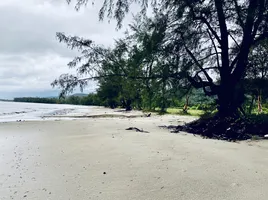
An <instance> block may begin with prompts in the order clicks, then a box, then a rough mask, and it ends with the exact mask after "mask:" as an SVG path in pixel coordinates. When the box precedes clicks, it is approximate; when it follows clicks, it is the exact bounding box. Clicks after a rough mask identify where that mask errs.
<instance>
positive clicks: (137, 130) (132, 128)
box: [126, 127, 149, 133]
mask: <svg viewBox="0 0 268 200" xmlns="http://www.w3.org/2000/svg"><path fill="white" fill-rule="evenodd" d="M126 130H128V131H131V130H135V131H136V132H141V133H149V132H148V131H144V130H142V129H138V128H136V127H129V128H127V129H126Z"/></svg>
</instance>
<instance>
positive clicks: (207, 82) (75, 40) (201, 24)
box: [53, 0, 268, 116]
mask: <svg viewBox="0 0 268 200" xmlns="http://www.w3.org/2000/svg"><path fill="white" fill-rule="evenodd" d="M68 2H69V3H70V2H71V0H68ZM88 2H89V1H87V0H77V1H76V3H77V4H76V9H78V10H79V8H80V7H81V6H82V5H85V4H87V3H88ZM132 3H134V4H139V5H140V7H141V13H140V14H139V15H138V16H137V17H136V20H134V22H133V24H132V25H131V26H130V28H129V33H128V34H127V35H126V36H125V38H123V39H122V40H120V41H117V42H116V45H115V48H114V49H110V48H105V47H102V46H99V45H96V44H95V43H94V42H93V41H91V40H87V39H84V38H80V37H77V36H74V37H73V36H66V35H65V34H63V33H58V34H57V37H58V39H59V41H60V42H64V43H66V44H67V46H68V47H70V48H72V49H73V48H77V49H78V50H80V51H81V56H80V57H77V58H75V59H74V60H73V61H72V62H70V63H69V67H77V72H78V75H80V76H86V77H84V78H81V77H80V76H73V75H71V76H69V75H63V76H62V77H60V78H59V79H58V80H56V81H55V82H54V83H53V85H54V86H56V85H58V86H60V87H62V88H63V94H64V92H67V91H69V90H71V89H72V88H73V87H74V86H77V85H80V86H81V87H84V86H85V85H86V83H87V80H88V79H89V78H93V79H99V80H101V79H102V78H103V77H111V76H116V77H121V78H118V79H117V80H119V79H122V80H123V79H124V81H123V83H124V84H123V85H127V82H126V80H127V81H130V82H129V83H130V85H132V86H135V87H136V85H135V84H134V82H133V83H131V81H134V79H135V80H142V81H141V84H140V85H139V86H137V88H135V89H138V88H143V89H144V91H145V89H146V88H147V89H148V91H147V92H146V93H147V94H148V96H150V92H149V91H150V90H151V89H150V87H151V86H152V85H158V87H157V89H156V91H161V95H160V96H162V100H163V102H164V99H165V98H166V97H165V95H166V94H167V93H168V92H171V91H172V89H174V88H176V87H179V88H184V89H186V91H187V88H189V87H190V86H192V87H195V88H201V89H202V90H203V91H204V93H205V94H206V95H208V96H216V97H217V104H218V111H219V115H221V116H230V115H236V114H237V113H238V109H239V108H240V109H242V107H241V105H242V104H243V102H244V93H245V91H244V86H243V81H242V80H243V79H245V77H246V76H247V75H248V74H250V73H251V72H252V65H250V64H249V56H251V55H253V56H254V52H258V50H257V48H261V45H262V44H263V41H264V40H265V39H266V38H267V37H268V0H244V1H240V0H180V1H177V0H164V1H156V0H151V1H148V0H141V1H138V0H136V1H128V0H114V1H108V0H105V1H103V6H102V8H101V9H100V12H99V17H100V19H101V20H102V19H104V17H108V18H114V19H116V20H117V22H118V27H119V28H120V27H121V24H122V20H123V19H124V17H125V16H126V14H127V13H128V12H129V11H130V6H131V4H132ZM149 4H150V6H151V7H152V8H153V16H152V17H150V18H148V17H146V16H145V15H144V13H145V12H146V9H147V8H148V6H149ZM254 49H255V50H254ZM256 61H257V60H255V61H254V62H256ZM251 63H252V62H251ZM78 65H79V66H78ZM253 65H254V66H255V65H257V64H256V63H254V64H253ZM258 69H260V68H258ZM253 71H254V70H253ZM255 71H256V70H255ZM110 72H112V73H110ZM257 73H258V74H259V73H261V72H257ZM248 76H249V75H248ZM127 90H128V91H129V89H127ZM158 96H159V95H158ZM160 99H161V98H160ZM165 101H166V100H165Z"/></svg>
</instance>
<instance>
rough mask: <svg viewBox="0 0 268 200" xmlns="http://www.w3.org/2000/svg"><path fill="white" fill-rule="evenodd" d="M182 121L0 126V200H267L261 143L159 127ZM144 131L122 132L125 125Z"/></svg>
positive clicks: (265, 149) (266, 145)
mask: <svg viewBox="0 0 268 200" xmlns="http://www.w3.org/2000/svg"><path fill="white" fill-rule="evenodd" d="M187 120H188V121H189V120H191V118H189V117H179V116H164V117H156V116H154V117H150V118H141V117H140V118H116V117H114V118H89V119H77V120H69V121H41V122H13V123H1V124H0V199H1V200H4V199H8V200H10V199H17V200H21V199H31V200H32V199H38V200H43V199H44V200H46V199H53V200H68V199H71V200H84V199H93V200H95V199H102V200H110V199H111V200H117V199H122V200H174V199H183V200H184V199H185V200H202V199H206V200H210V199H211V200H218V199H219V200H227V199H228V200H252V199H258V200H267V197H268V189H267V188H268V156H267V155H268V141H261V142H241V143H228V142H223V141H216V140H207V139H202V138H200V137H195V136H193V135H189V134H186V133H179V134H172V133H169V132H168V131H167V130H164V129H160V128H158V125H169V124H175V123H177V121H187ZM131 126H134V127H137V128H140V129H144V130H146V131H148V132H149V133H140V132H135V131H127V130H125V129H126V128H128V127H131Z"/></svg>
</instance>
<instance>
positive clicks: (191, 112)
mask: <svg viewBox="0 0 268 200" xmlns="http://www.w3.org/2000/svg"><path fill="white" fill-rule="evenodd" d="M167 113H168V114H176V115H191V116H198V117H200V116H202V115H204V114H205V111H203V110H188V111H187V113H185V112H183V109H182V108H168V109H167Z"/></svg>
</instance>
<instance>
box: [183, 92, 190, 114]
mask: <svg viewBox="0 0 268 200" xmlns="http://www.w3.org/2000/svg"><path fill="white" fill-rule="evenodd" d="M189 98H190V96H188V95H186V101H185V105H184V107H183V112H187V110H188V105H189Z"/></svg>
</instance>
